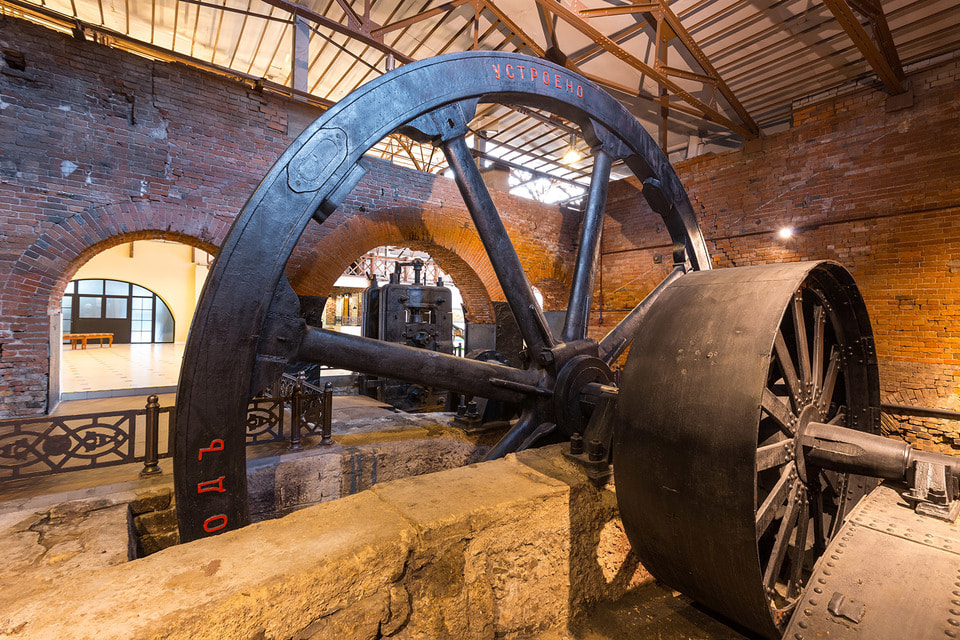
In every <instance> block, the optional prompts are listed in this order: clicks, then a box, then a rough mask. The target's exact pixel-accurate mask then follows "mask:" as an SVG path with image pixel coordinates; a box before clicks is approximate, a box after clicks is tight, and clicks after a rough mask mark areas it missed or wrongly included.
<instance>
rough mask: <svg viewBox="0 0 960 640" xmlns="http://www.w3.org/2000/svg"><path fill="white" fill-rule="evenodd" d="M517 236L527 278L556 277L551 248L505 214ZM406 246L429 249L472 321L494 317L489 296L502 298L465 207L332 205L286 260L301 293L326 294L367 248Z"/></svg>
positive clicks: (499, 299) (513, 233)
mask: <svg viewBox="0 0 960 640" xmlns="http://www.w3.org/2000/svg"><path fill="white" fill-rule="evenodd" d="M505 224H506V226H507V230H508V232H509V233H511V236H512V237H513V238H514V239H515V240H516V244H517V249H518V253H520V255H521V259H523V258H524V257H525V256H528V257H529V258H528V259H526V260H524V266H525V268H526V269H527V272H528V276H529V277H530V278H531V280H542V279H544V278H546V279H548V280H557V281H559V280H560V278H559V277H558V276H559V275H561V274H558V273H557V271H558V268H559V267H558V265H559V264H562V261H559V260H555V259H551V258H553V256H550V253H551V252H550V251H549V250H548V249H547V248H546V247H545V246H540V245H539V244H538V242H537V240H536V239H535V238H531V237H528V235H529V234H524V233H523V230H522V229H520V228H519V226H518V225H512V224H511V221H510V220H509V219H508V220H505ZM383 245H396V246H408V247H410V248H412V249H418V250H422V251H426V252H427V253H429V254H430V255H431V256H432V257H433V258H434V260H436V261H437V263H438V264H439V265H440V267H441V268H442V269H443V270H444V271H446V272H447V273H449V274H450V275H451V276H452V277H453V278H454V280H455V282H456V284H457V287H458V288H459V289H460V290H461V293H463V298H464V303H465V305H466V306H467V310H468V314H469V315H468V319H469V320H470V321H471V322H483V323H492V322H494V311H493V306H492V304H491V301H494V300H497V301H502V300H504V295H503V290H502V288H501V287H500V283H499V282H498V281H497V278H496V275H495V274H494V272H493V267H492V265H491V264H490V259H489V258H488V256H487V253H486V250H485V249H484V248H483V244H482V243H481V242H480V237H479V236H478V235H477V232H476V230H475V229H474V227H473V223H472V222H471V221H470V217H469V215H468V214H467V212H466V210H465V209H461V208H450V207H446V208H443V209H440V208H421V207H413V206H403V207H389V208H380V209H375V210H372V211H366V210H362V211H356V210H350V209H349V208H347V209H346V210H337V211H336V212H334V213H333V214H332V215H331V216H330V217H329V218H328V219H327V220H326V221H325V222H324V223H323V224H322V225H312V226H311V227H309V228H308V229H307V231H306V232H305V233H304V235H303V237H302V238H301V240H300V243H299V244H298V245H297V249H296V250H295V251H294V255H293V256H292V257H291V260H290V262H289V263H288V265H287V276H288V278H289V279H290V282H291V284H292V285H293V288H294V289H295V290H296V291H297V292H299V293H301V294H306V295H327V294H328V293H329V291H330V290H331V288H332V287H333V283H334V282H336V280H337V278H338V277H339V276H340V274H342V273H343V272H344V271H345V270H346V269H347V267H348V266H349V265H350V264H351V263H352V262H353V261H355V260H356V259H357V258H358V257H359V256H361V255H363V254H364V253H366V252H367V251H369V250H371V249H373V248H375V247H379V246H383Z"/></svg>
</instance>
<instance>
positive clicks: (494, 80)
mask: <svg viewBox="0 0 960 640" xmlns="http://www.w3.org/2000/svg"><path fill="white" fill-rule="evenodd" d="M521 69H522V70H525V71H526V76H524V75H523V73H521V72H520V70H521ZM534 70H536V71H537V73H536V75H535V76H534V77H533V78H532V77H531V76H532V75H533V73H532V72H533V71H534ZM534 78H536V81H534ZM546 78H550V80H549V81H548V82H544V81H543V80H544V79H546ZM480 101H482V102H487V101H490V102H500V103H504V104H522V105H525V106H532V107H536V108H543V109H545V110H548V111H551V112H553V113H557V114H559V115H562V116H564V117H566V118H568V119H570V120H571V121H573V122H575V123H577V124H579V125H580V127H581V129H582V130H583V133H584V136H585V137H586V138H587V139H588V141H589V142H590V144H591V145H592V146H593V147H594V149H595V150H596V153H597V159H598V161H597V162H596V163H595V167H596V166H602V167H605V168H604V169H599V170H598V169H595V173H594V182H596V183H603V182H604V179H603V176H604V175H605V176H606V178H605V179H606V181H608V180H609V168H610V163H611V162H612V160H615V159H617V158H622V159H624V160H625V162H626V164H627V165H628V166H630V168H631V169H632V170H633V171H634V173H635V174H636V175H637V176H638V177H640V178H641V180H644V181H645V188H644V194H645V196H646V197H647V199H648V201H649V202H650V203H651V206H652V207H653V208H654V210H656V211H657V212H658V213H660V215H661V216H662V217H663V218H664V221H665V223H666V226H667V229H668V231H669V232H670V235H671V238H672V240H673V243H674V248H675V251H674V254H675V258H676V259H679V260H680V261H681V263H682V265H683V268H685V269H687V270H695V269H708V268H709V267H710V263H709V255H708V252H707V249H706V243H705V242H704V240H703V237H702V235H701V233H700V230H699V227H698V225H697V221H696V216H695V214H694V212H693V209H692V207H691V206H690V202H689V199H688V198H687V196H686V193H685V192H684V190H683V187H682V185H681V184H680V182H679V179H678V178H677V176H676V174H675V172H674V171H673V168H672V167H671V166H670V164H669V161H668V160H667V158H666V157H665V156H664V155H663V153H662V152H661V151H660V149H659V148H658V147H657V146H656V144H655V143H654V142H653V140H652V139H651V138H650V136H649V135H648V134H647V133H646V132H645V131H644V130H643V128H642V127H641V126H640V125H639V123H638V121H637V120H636V119H635V118H634V117H633V116H632V115H631V114H629V112H627V111H626V109H625V108H624V107H623V106H622V105H620V104H619V103H618V102H616V101H615V100H614V99H613V98H612V97H610V96H609V95H608V94H606V93H605V92H603V91H602V90H601V89H600V88H599V87H597V86H596V85H595V84H593V83H592V82H590V81H589V80H586V79H584V78H582V77H580V76H578V75H577V74H575V73H573V72H571V71H569V70H567V69H565V68H564V67H560V66H557V65H555V64H553V63H550V62H547V61H544V60H539V59H535V58H529V57H526V56H522V55H519V54H506V53H500V52H468V53H462V54H451V55H447V56H440V57H437V58H431V59H427V60H424V61H420V62H416V63H412V64H410V65H405V66H403V67H400V68H399V69H397V70H396V71H394V72H392V73H391V74H388V75H385V76H382V77H381V78H379V79H377V80H374V81H372V82H371V83H369V84H367V85H364V86H363V87H361V88H360V89H358V90H356V91H354V92H353V93H351V94H350V95H348V96H347V97H346V98H344V99H343V100H341V101H340V102H338V103H337V104H336V105H334V106H333V107H331V109H329V110H328V111H327V112H326V113H324V114H323V115H321V116H320V118H318V119H317V120H316V121H315V122H314V123H313V124H311V125H310V126H308V127H307V129H306V130H305V131H304V132H303V133H302V134H301V135H300V136H299V137H298V138H297V139H296V140H295V141H294V142H293V143H292V144H291V146H290V147H289V148H288V149H287V151H285V152H284V153H283V154H282V155H281V157H280V158H279V159H278V160H277V162H276V164H275V165H274V167H273V168H272V169H271V170H270V172H269V173H268V174H267V175H266V177H265V178H264V179H263V181H262V182H261V184H260V185H259V186H258V188H257V189H256V190H255V192H254V193H253V194H252V195H251V197H250V199H249V200H248V202H247V204H246V205H245V206H244V208H243V210H242V211H241V212H240V214H239V215H238V216H237V218H236V219H235V222H234V224H233V227H232V228H231V230H230V232H229V233H228V236H227V238H226V240H225V242H224V244H223V246H222V247H221V250H220V252H219V253H218V255H217V259H216V260H215V261H214V268H213V271H212V272H211V274H210V276H209V278H208V284H207V286H206V287H205V289H204V292H203V294H202V295H201V298H200V301H199V303H198V307H197V311H196V314H195V316H194V321H193V326H192V329H191V334H190V338H189V340H188V343H187V347H186V350H185V354H184V365H183V368H182V370H181V377H180V387H179V391H178V402H177V415H176V424H177V428H176V436H175V439H176V442H175V447H174V464H175V468H176V474H175V486H176V496H177V503H178V518H179V524H180V535H181V539H182V540H184V541H187V540H192V539H195V538H200V537H205V536H208V535H213V534H217V533H220V532H223V531H228V530H231V529H234V528H237V527H240V526H243V525H244V524H246V523H247V522H249V511H248V507H247V493H246V476H245V456H244V434H243V431H242V427H241V428H237V425H242V424H243V414H244V411H245V406H246V401H247V399H248V398H249V394H250V389H251V379H252V376H253V373H252V372H253V370H254V368H255V366H256V367H265V368H267V369H269V367H270V366H273V365H271V362H274V361H276V362H280V361H283V360H284V359H288V358H292V357H293V356H294V355H296V352H297V348H298V346H297V344H300V345H301V346H303V345H307V343H308V342H309V343H310V344H309V345H308V346H303V349H312V353H317V352H319V351H322V350H323V349H324V348H326V347H328V346H329V345H330V342H329V338H330V336H326V338H328V340H327V341H326V342H324V341H322V340H321V341H320V342H319V343H318V342H317V341H316V340H314V341H313V342H310V341H309V340H307V339H306V338H305V339H303V340H302V341H299V342H298V340H299V338H298V337H299V336H300V335H301V333H302V332H303V331H304V329H305V325H303V326H301V324H302V323H298V321H297V319H296V318H295V317H294V316H295V314H294V313H291V310H296V309H297V308H298V305H297V302H296V296H295V294H294V293H293V291H292V290H291V289H290V287H289V285H287V284H286V281H285V279H284V278H283V271H284V268H285V265H286V263H287V260H288V259H289V256H290V255H291V253H292V251H293V249H294V247H295V246H296V243H297V241H298V239H299V238H300V235H301V234H302V232H303V230H304V229H305V228H306V226H307V224H308V223H309V222H310V220H311V219H316V220H318V221H319V222H321V223H322V220H323V219H325V218H326V217H327V216H328V215H329V214H330V213H331V212H332V211H333V210H335V208H336V206H338V205H339V203H340V202H342V201H343V199H344V198H345V197H346V195H347V194H348V193H349V192H350V190H352V188H353V187H354V186H355V185H356V183H357V182H358V181H359V180H360V178H361V177H362V175H363V173H364V168H363V164H362V162H361V159H362V157H363V153H365V152H366V150H367V149H369V148H370V147H372V146H373V145H374V144H375V143H376V142H377V141H379V140H380V139H382V138H383V137H385V136H386V135H388V134H389V133H391V132H393V131H396V130H400V129H404V130H407V129H411V130H412V131H411V135H414V136H416V135H417V134H420V135H422V136H423V137H427V138H431V139H435V140H437V141H438V143H439V144H442V145H444V152H445V153H447V154H448V161H449V162H450V164H451V167H454V169H455V171H459V172H458V180H457V183H458V187H459V188H460V190H461V193H464V199H465V201H466V204H467V206H468V208H470V207H471V204H472V205H474V206H476V207H477V208H479V209H483V206H482V205H484V204H485V203H486V201H485V200H484V197H483V194H480V195H479V196H476V195H474V196H468V195H467V194H466V192H465V188H467V186H469V187H470V188H472V187H473V186H474V184H473V181H472V180H469V179H463V178H462V176H464V175H466V176H468V177H471V176H473V175H474V174H473V173H472V172H473V171H475V169H476V167H475V166H474V167H473V168H472V169H471V168H470V166H468V165H471V164H473V162H472V158H470V156H469V149H467V148H466V144H465V142H464V141H463V136H464V134H463V130H464V129H463V127H464V126H465V125H466V123H468V122H469V121H470V118H471V117H472V115H471V113H472V109H473V108H474V107H475V105H476V104H477V102H480ZM458 119H462V120H463V121H462V122H459V121H458ZM448 124H449V128H448V127H447V125H448ZM603 158H606V159H605V160H604V161H603V162H601V161H600V160H601V159H603ZM454 161H456V163H458V164H459V167H455V166H454V165H455V164H456V163H455V162H454ZM598 171H599V173H600V175H601V178H600V179H598V178H597V175H598ZM604 172H606V173H605V174H604ZM464 183H469V184H468V185H467V186H465V184H464ZM596 191H597V193H599V195H598V196H597V198H596V203H599V210H600V214H599V215H600V216H601V217H602V209H603V206H602V205H603V202H605V198H606V186H600V187H597V189H596ZM594 192H595V188H594V187H593V186H591V190H590V197H589V198H588V213H587V214H585V215H590V214H589V209H590V206H591V202H593V201H594V195H593V194H594ZM486 198H487V199H489V195H488V194H487V196H486ZM594 208H595V209H596V208H598V207H596V206H595V207H594ZM494 213H496V212H495V210H494ZM471 215H474V211H473V210H472V209H471ZM474 219H475V221H476V219H477V218H476V217H475V218H474ZM496 224H497V223H496V222H494V226H496ZM499 225H500V227H501V231H502V223H499ZM495 231H496V229H494V232H495ZM480 235H481V238H482V239H484V242H485V243H486V237H485V234H484V232H483V231H482V230H481V231H480ZM511 249H512V247H511ZM488 254H489V251H488ZM584 262H585V263H588V262H589V260H584ZM594 262H595V261H594ZM579 263H580V256H579V255H578V265H577V272H575V274H574V280H575V284H577V283H579V284H580V285H583V286H581V287H580V289H582V290H583V291H586V290H590V291H592V284H590V282H591V281H590V280H589V278H586V277H580V276H578V275H577V273H579V272H580V264H579ZM496 266H497V265H496V264H495V265H494V267H495V269H496ZM583 268H584V269H585V270H588V271H589V270H591V269H595V264H593V265H591V264H586V265H585V266H584V267H583ZM520 271H521V274H522V269H521V270H520ZM591 273H592V271H591ZM497 275H498V279H500V280H501V284H502V283H503V279H502V278H503V276H501V274H500V272H498V274H497ZM521 277H522V275H521ZM591 277H592V276H591ZM524 285H525V287H526V288H527V289H528V288H529V283H528V282H523V283H521V288H522V287H523V286H524ZM586 285H589V286H586ZM504 289H505V290H506V289H507V287H504ZM507 295H508V301H510V300H509V296H510V293H509V292H507ZM531 295H532V294H531ZM572 295H573V294H571V296H572ZM586 295H589V294H588V293H581V294H580V298H579V300H580V301H582V300H583V297H584V296H586ZM511 306H513V305H511ZM573 306H579V307H581V308H582V307H583V305H582V304H581V305H571V307H573ZM515 315H517V314H516V313H515ZM528 315H529V314H528ZM534 315H536V314H534ZM582 315H583V314H581V316H582ZM568 319H569V315H568ZM635 321H636V320H634V322H635ZM580 324H581V325H582V324H583V320H582V318H581V321H580ZM528 326H529V327H532V328H530V329H529V330H528V333H532V334H536V331H537V330H538V329H539V330H542V329H543V327H544V326H545V323H544V322H542V316H541V319H540V320H538V319H537V318H536V317H534V318H532V319H529V318H528ZM521 329H522V330H523V327H521ZM310 331H312V332H313V333H310V334H309V336H308V337H313V338H316V337H318V334H317V332H319V333H320V334H322V333H323V330H310ZM615 331H616V330H615ZM627 332H628V331H625V330H621V333H627ZM543 333H544V335H545V336H547V337H546V338H544V341H545V342H546V343H547V344H548V346H551V345H553V344H555V343H556V341H555V340H554V341H552V342H551V340H550V339H548V338H549V329H547V330H545V331H544V332H543ZM565 333H566V331H565ZM570 334H571V336H568V339H569V338H571V337H572V339H573V342H578V341H579V343H581V344H580V346H579V347H578V348H577V349H573V350H570V353H569V354H567V356H568V357H573V356H575V355H578V354H583V353H588V354H592V355H595V353H596V349H597V347H596V344H595V343H594V345H593V347H590V345H589V344H587V343H588V342H590V341H587V340H584V339H583V338H585V329H584V328H582V327H580V328H579V329H575V330H572V331H571V332H570ZM579 334H582V335H579ZM320 337H323V336H320ZM527 337H529V336H525V338H527ZM614 337H616V338H618V339H617V340H614V339H612V338H611V339H610V340H609V341H606V340H605V343H606V342H609V344H605V343H601V345H600V348H601V354H600V355H601V356H602V357H604V358H605V359H606V360H608V363H609V360H611V359H615V358H616V356H617V355H618V354H619V353H622V351H623V349H624V348H625V346H626V342H625V341H624V340H623V339H622V338H621V337H619V334H618V336H614ZM534 338H536V335H534ZM348 342H349V341H348ZM528 342H529V340H528ZM268 343H269V344H270V345H272V346H271V347H270V349H273V350H272V351H271V350H269V349H267V350H265V347H264V345H265V344H268ZM294 343H297V344H294ZM318 344H319V346H318ZM283 345H286V346H283ZM356 345H357V343H356V342H353V343H350V344H346V345H343V344H340V347H343V352H344V353H346V352H347V351H348V350H349V349H350V348H353V347H355V346H356ZM338 348H339V347H338ZM591 349H592V351H591ZM400 355H402V354H400ZM567 356H565V357H567ZM398 357H399V356H398ZM548 360H549V362H548ZM448 364H449V363H448ZM562 364H563V362H556V363H554V362H552V360H551V359H549V358H548V357H545V358H544V363H540V364H537V365H536V366H540V367H551V366H556V367H560V366H561V365H562ZM478 366H479V364H478ZM488 369H489V370H490V371H493V373H491V374H490V375H489V376H488V377H489V378H490V379H491V381H492V380H494V378H496V372H497V369H496V365H495V364H490V365H488ZM500 371H501V372H502V370H500ZM532 373H536V372H535V371H533V372H532ZM397 377H400V376H397ZM548 377H549V376H548ZM538 380H539V378H538V377H537V376H521V375H519V374H518V375H516V376H514V379H511V380H506V381H502V382H503V385H501V386H499V387H498V386H497V385H495V384H493V383H492V382H491V385H489V386H490V389H491V390H492V391H496V392H497V393H500V394H501V395H502V396H503V397H504V398H505V399H512V398H515V397H519V396H522V397H530V398H532V400H530V403H529V404H530V407H531V408H530V410H529V411H527V412H525V414H524V415H525V418H522V419H521V423H524V420H525V421H526V422H527V423H529V424H526V423H524V424H521V425H519V426H518V427H515V428H518V429H520V430H521V431H522V430H523V429H525V430H526V431H525V432H524V433H521V435H522V436H523V437H522V438H518V440H519V441H527V436H529V435H530V433H531V432H532V431H533V429H534V428H535V427H536V426H537V424H539V423H540V422H544V421H549V419H550V417H551V416H550V413H551V411H552V410H551V409H550V408H549V406H548V405H550V403H549V402H548V401H546V400H543V398H542V396H543V395H549V393H550V389H544V388H540V386H538V385H541V383H540V382H538ZM494 387H496V388H494ZM538 407H539V408H538ZM225 425H234V426H233V427H229V426H225ZM521 428H522V429H521ZM508 444H510V443H508ZM514 444H515V443H514ZM511 446H513V444H511Z"/></svg>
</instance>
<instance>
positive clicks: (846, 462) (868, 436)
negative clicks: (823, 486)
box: [801, 422, 960, 480]
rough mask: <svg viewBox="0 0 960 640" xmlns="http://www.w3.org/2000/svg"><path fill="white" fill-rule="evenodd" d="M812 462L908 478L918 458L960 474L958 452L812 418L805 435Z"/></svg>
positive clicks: (889, 477)
mask: <svg viewBox="0 0 960 640" xmlns="http://www.w3.org/2000/svg"><path fill="white" fill-rule="evenodd" d="M801 444H802V445H803V447H804V458H805V459H806V463H807V464H808V465H813V466H817V467H822V468H824V469H831V470H833V471H839V472H842V473H855V474H860V475H865V476H873V477H876V478H883V479H885V480H904V479H906V478H907V473H908V472H909V471H910V468H911V467H913V465H914V464H915V463H916V462H918V461H924V462H933V463H936V464H941V465H944V466H946V467H950V468H951V473H952V474H953V475H954V477H960V460H958V459H957V458H955V457H954V456H950V455H946V454H943V453H933V452H930V451H919V450H917V449H914V448H912V447H911V446H910V445H908V444H907V443H905V442H900V441H898V440H892V439H890V438H885V437H883V436H878V435H875V434H872V433H865V432H863V431H857V430H856V429H848V428H846V427H841V426H839V425H833V424H824V423H822V422H811V423H809V424H808V425H807V426H806V429H804V433H803V436H802V437H801Z"/></svg>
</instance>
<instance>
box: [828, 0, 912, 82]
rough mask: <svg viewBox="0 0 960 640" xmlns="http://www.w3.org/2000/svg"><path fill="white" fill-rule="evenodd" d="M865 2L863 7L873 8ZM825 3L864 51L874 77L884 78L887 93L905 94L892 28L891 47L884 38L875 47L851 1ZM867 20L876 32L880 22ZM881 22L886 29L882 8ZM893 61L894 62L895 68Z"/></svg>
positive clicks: (862, 51)
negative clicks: (875, 75)
mask: <svg viewBox="0 0 960 640" xmlns="http://www.w3.org/2000/svg"><path fill="white" fill-rule="evenodd" d="M861 2H862V4H861V5H860V6H863V7H869V6H870V3H867V2H863V0H861ZM823 3H824V4H825V5H827V8H828V9H830V13H832V14H833V17H834V18H836V19H837V22H838V23H840V26H841V27H842V28H843V30H844V31H845V32H846V33H847V35H848V36H849V37H850V39H851V40H852V41H853V44H854V45H856V47H857V49H859V50H860V53H861V54H862V55H863V57H864V59H866V61H867V64H869V65H870V67H871V68H872V69H873V71H874V73H876V74H877V76H878V77H879V78H880V81H881V82H882V83H883V86H884V87H885V88H886V90H887V92H888V93H889V94H890V95H897V94H900V93H905V92H906V90H907V88H906V86H905V85H904V83H903V78H904V74H903V67H902V66H901V65H900V64H899V62H900V60H899V57H898V56H897V54H896V47H894V46H893V38H892V37H890V36H889V31H890V29H889V27H887V28H886V33H887V38H888V39H889V41H888V43H886V44H884V43H883V38H880V37H878V40H879V41H880V42H879V43H875V42H874V41H873V40H871V39H870V35H869V34H868V33H867V30H866V29H864V28H863V25H862V24H860V20H859V19H858V18H857V16H856V14H854V12H853V8H852V7H851V6H850V4H849V3H848V2H847V0H823ZM874 15H877V14H874ZM867 17H868V19H869V20H870V22H871V24H872V25H873V26H874V29H875V30H876V29H877V24H878V22H877V21H875V20H874V16H871V15H869V14H868V16H867ZM879 20H880V21H882V24H883V25H886V22H887V21H886V18H885V17H884V16H883V13H882V8H881V12H880V13H879ZM878 36H879V31H878ZM891 58H892V60H893V61H894V62H893V64H891Z"/></svg>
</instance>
